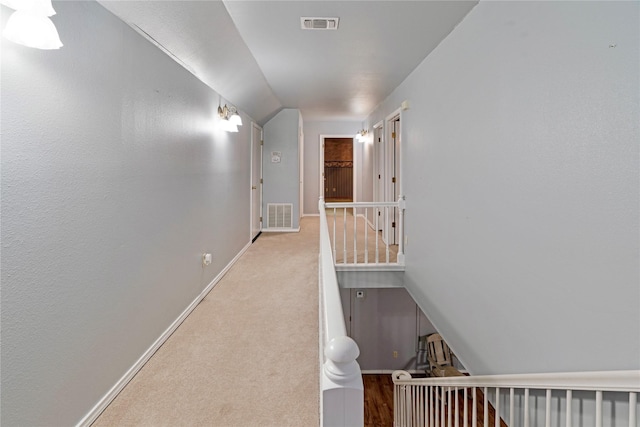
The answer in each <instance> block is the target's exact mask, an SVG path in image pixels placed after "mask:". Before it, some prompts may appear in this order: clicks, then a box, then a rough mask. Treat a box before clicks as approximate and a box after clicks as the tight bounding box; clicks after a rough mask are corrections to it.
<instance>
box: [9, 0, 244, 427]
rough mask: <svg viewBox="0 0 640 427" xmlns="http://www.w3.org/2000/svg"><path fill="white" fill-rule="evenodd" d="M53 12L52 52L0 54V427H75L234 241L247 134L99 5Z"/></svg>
mask: <svg viewBox="0 0 640 427" xmlns="http://www.w3.org/2000/svg"><path fill="white" fill-rule="evenodd" d="M54 6H55V8H56V10H57V12H58V14H57V15H56V16H55V17H54V21H55V23H56V26H57V28H58V30H59V32H60V37H61V39H62V41H63V43H64V47H63V48H62V49H60V50H59V51H42V50H37V49H29V48H25V47H22V46H18V45H15V44H12V43H11V42H8V41H6V40H5V39H2V45H1V48H2V93H1V101H2V117H1V125H2V158H1V178H2V199H1V203H2V211H1V221H2V232H1V233H2V234H1V239H2V273H1V274H2V313H1V320H2V350H1V355H2V407H1V413H2V415H1V423H2V425H6V426H28V425H74V424H75V423H77V422H78V421H80V419H81V418H82V417H83V416H84V415H85V414H87V413H88V412H89V410H90V409H91V408H92V407H93V405H94V404H96V403H97V402H98V400H99V399H100V398H102V396H103V395H105V393H107V391H108V390H109V389H110V388H111V387H112V386H113V385H114V384H115V383H116V382H117V381H118V380H119V379H120V378H121V377H122V376H123V375H124V374H125V372H126V371H127V370H128V369H129V368H130V367H131V366H132V365H133V364H134V363H135V362H136V360H137V359H138V358H139V357H140V356H141V355H142V354H143V353H144V352H145V351H146V350H147V349H148V348H149V347H150V346H151V345H152V343H153V342H154V341H155V340H156V339H157V338H158V337H159V336H160V335H161V334H162V333H163V331H165V329H167V327H169V325H171V323H172V322H173V321H174V320H175V319H176V318H178V316H179V315H180V313H181V312H182V311H183V310H184V309H185V308H186V307H187V306H188V305H189V304H190V303H191V302H192V301H193V300H194V299H195V298H196V297H197V296H198V295H199V294H200V293H201V291H202V290H203V289H204V288H205V287H206V286H207V285H208V284H209V283H210V282H211V281H212V279H213V278H214V277H216V275H217V274H218V273H219V272H220V271H221V270H222V269H223V268H224V267H225V266H226V265H227V264H228V263H229V262H230V261H231V260H232V259H233V257H234V256H235V255H236V254H238V253H239V252H240V251H241V250H242V248H243V247H244V246H245V245H246V244H247V243H248V236H249V233H248V224H249V194H248V192H249V186H250V183H249V159H250V152H249V151H250V128H251V127H250V126H247V125H245V126H243V127H242V128H241V131H240V133H238V134H233V135H232V134H227V133H220V132H217V131H216V130H215V129H214V126H213V123H212V117H214V115H215V112H216V109H217V106H218V100H219V98H218V95H217V94H216V93H215V92H213V91H212V90H210V89H209V88H208V87H206V86H205V85H204V84H203V83H201V82H200V81H199V80H197V79H196V78H195V77H193V76H192V75H191V74H190V73H189V72H187V71H186V70H185V69H183V68H182V67H181V66H179V65H178V64H176V63H175V62H174V61H173V60H172V59H170V58H169V57H168V56H167V55H166V54H164V53H163V52H161V51H160V50H159V49H157V48H156V47H154V46H153V45H151V44H150V43H149V42H148V41H146V40H145V39H143V38H142V37H141V36H139V35H138V34H137V33H136V32H134V31H133V30H132V29H131V28H129V27H128V26H127V25H125V24H124V23H122V22H121V21H120V20H118V19H116V18H115V17H114V16H113V15H112V14H111V13H109V12H107V11H106V10H105V9H104V8H103V7H102V6H100V5H99V4H97V3H95V2H86V1H79V2H70V1H64V2H56V3H55V5H54ZM9 13H10V11H9V9H6V8H4V7H2V17H1V20H2V24H4V22H6V19H7V18H8V16H9ZM243 120H244V122H245V123H250V121H251V120H250V118H249V117H246V116H244V117H243ZM204 251H209V252H212V253H213V264H212V265H211V266H210V267H207V268H205V269H203V267H202V265H201V254H202V253H203V252H204Z"/></svg>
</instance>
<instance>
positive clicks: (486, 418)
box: [483, 387, 489, 427]
mask: <svg viewBox="0 0 640 427" xmlns="http://www.w3.org/2000/svg"><path fill="white" fill-rule="evenodd" d="M483 421H484V423H483V425H484V427H489V387H485V388H484V420H483Z"/></svg>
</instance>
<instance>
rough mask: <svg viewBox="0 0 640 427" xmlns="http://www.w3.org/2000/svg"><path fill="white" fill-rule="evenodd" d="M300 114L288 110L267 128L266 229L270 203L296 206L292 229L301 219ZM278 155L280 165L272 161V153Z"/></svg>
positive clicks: (269, 123)
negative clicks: (299, 215) (277, 153)
mask: <svg viewBox="0 0 640 427" xmlns="http://www.w3.org/2000/svg"><path fill="white" fill-rule="evenodd" d="M300 121H301V119H300V111H299V110H297V109H294V108H285V109H283V110H282V111H280V112H279V113H278V114H276V115H275V117H273V118H272V119H271V120H269V121H268V122H267V123H266V124H265V125H264V148H263V151H262V152H263V164H262V177H263V179H264V184H263V187H262V200H263V207H262V212H263V217H264V222H263V227H264V228H265V229H266V227H267V225H268V224H267V219H266V215H267V204H268V203H292V204H293V228H298V227H299V224H300V218H299V217H298V213H299V212H300V150H299V148H300V144H299V138H298V136H299V134H300V131H301V128H300V126H301V124H300ZM276 151H277V152H279V153H280V154H281V156H280V162H279V163H274V162H272V161H271V160H272V159H271V153H272V152H276Z"/></svg>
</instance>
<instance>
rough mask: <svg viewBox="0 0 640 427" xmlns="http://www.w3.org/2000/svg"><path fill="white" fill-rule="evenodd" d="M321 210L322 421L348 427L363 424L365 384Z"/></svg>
mask: <svg viewBox="0 0 640 427" xmlns="http://www.w3.org/2000/svg"><path fill="white" fill-rule="evenodd" d="M318 207H319V209H320V255H319V258H320V259H319V264H320V265H319V286H320V298H321V301H320V305H321V308H320V310H321V313H320V318H321V325H320V327H321V330H322V334H321V336H320V347H321V351H322V355H321V363H322V369H321V372H320V376H321V397H320V405H321V408H320V409H321V424H322V425H327V426H332V427H333V426H335V427H347V426H356V425H363V424H364V385H363V383H362V372H361V371H360V365H358V362H357V361H356V359H357V358H358V356H359V355H360V349H359V348H358V344H356V342H355V341H354V340H353V339H351V338H350V337H349V336H347V327H346V325H345V320H344V312H343V310H342V300H341V297H340V288H339V286H338V278H337V276H336V270H335V264H334V262H333V253H332V250H331V242H330V239H329V227H328V225H327V216H326V212H325V210H324V200H323V199H322V198H320V201H319V202H318Z"/></svg>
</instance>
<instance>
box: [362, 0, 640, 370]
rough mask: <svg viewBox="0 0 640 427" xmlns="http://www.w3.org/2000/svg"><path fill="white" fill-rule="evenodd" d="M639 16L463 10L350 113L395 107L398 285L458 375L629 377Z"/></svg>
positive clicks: (638, 355)
mask: <svg viewBox="0 0 640 427" xmlns="http://www.w3.org/2000/svg"><path fill="white" fill-rule="evenodd" d="M639 8H640V4H639V3H638V2H480V4H478V6H476V7H475V8H474V9H473V10H472V11H471V12H470V13H469V15H467V17H466V18H465V19H464V20H463V21H462V22H461V23H460V24H459V25H458V26H457V27H456V29H455V30H454V31H453V32H452V33H451V34H450V35H449V36H448V38H447V39H445V40H444V41H443V42H442V43H441V44H440V45H439V46H438V48H437V49H436V50H435V51H434V52H433V53H432V54H431V55H430V56H429V57H427V58H426V59H425V60H424V61H423V63H422V64H421V65H419V66H418V67H417V68H416V70H414V72H413V73H412V74H411V75H410V76H409V77H408V78H407V79H406V80H405V81H404V82H403V83H402V84H401V85H400V86H399V87H398V88H397V89H396V90H395V91H394V92H393V93H392V94H391V96H390V97H389V98H388V99H387V100H386V101H385V102H384V103H382V104H381V105H380V106H379V108H378V109H377V110H376V111H375V112H374V113H372V115H371V116H370V117H369V119H368V123H369V124H373V123H376V122H377V121H379V120H381V119H383V118H384V117H385V115H387V114H389V113H391V112H392V111H393V110H395V109H396V108H398V107H399V106H400V104H401V102H402V101H403V100H405V99H408V100H409V101H410V104H411V108H410V109H409V110H407V111H405V112H403V115H402V135H403V152H402V155H403V159H404V171H403V177H402V180H403V182H404V188H405V193H406V197H407V215H406V221H407V230H408V232H409V246H408V247H407V254H406V256H407V258H406V260H407V261H406V262H407V268H406V273H405V284H406V286H407V288H408V290H409V292H410V293H411V294H412V296H413V297H414V298H415V299H416V301H417V302H418V304H419V305H420V307H421V308H422V309H423V311H424V312H425V313H428V315H429V318H430V320H431V321H432V322H433V323H434V325H435V326H436V327H437V329H438V330H439V331H440V332H441V333H442V334H443V335H444V337H445V339H446V340H447V342H449V344H450V345H451V347H452V348H453V350H454V351H455V352H456V354H457V355H458V356H460V358H461V361H462V362H463V363H464V364H465V366H466V367H467V368H468V369H469V370H470V371H471V372H472V373H474V374H492V373H527V372H548V371H580V370H609V369H638V368H640V287H639V286H638V283H639V282H640V280H639V271H638V259H639V250H638V225H639V224H638V218H639V213H638V206H639V200H638V199H639V193H640V191H639V185H638V159H639V156H638V154H639V145H638V141H639V140H640V131H639V129H638V117H639V116H640V108H639V105H638V93H639V92H640V91H639V80H638V75H639V64H640V58H639V52H640V48H639V40H640V37H639V28H640V27H639V26H638V15H639V12H640V10H639ZM610 45H615V47H610Z"/></svg>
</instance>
